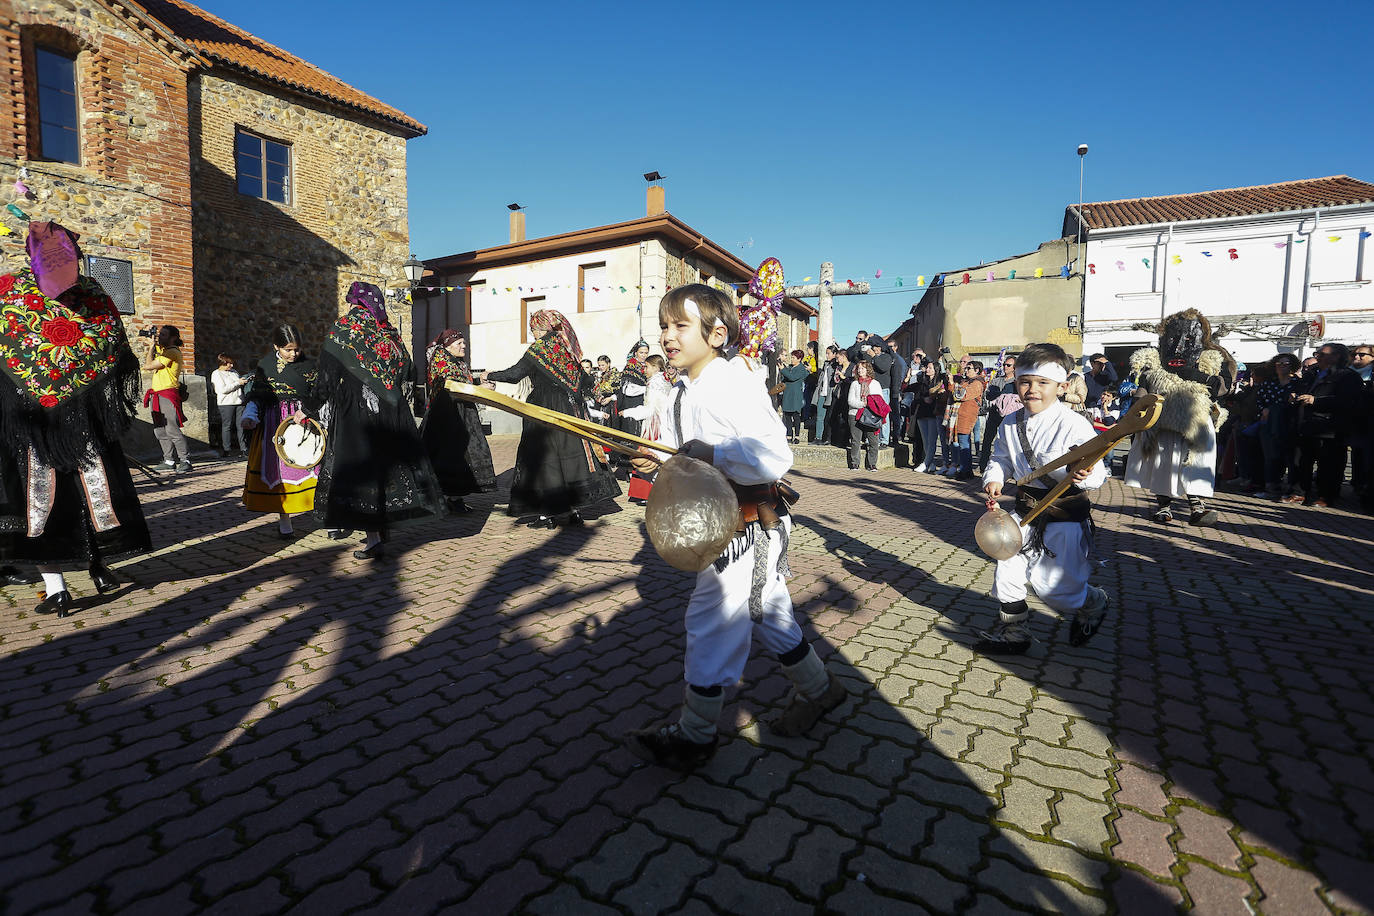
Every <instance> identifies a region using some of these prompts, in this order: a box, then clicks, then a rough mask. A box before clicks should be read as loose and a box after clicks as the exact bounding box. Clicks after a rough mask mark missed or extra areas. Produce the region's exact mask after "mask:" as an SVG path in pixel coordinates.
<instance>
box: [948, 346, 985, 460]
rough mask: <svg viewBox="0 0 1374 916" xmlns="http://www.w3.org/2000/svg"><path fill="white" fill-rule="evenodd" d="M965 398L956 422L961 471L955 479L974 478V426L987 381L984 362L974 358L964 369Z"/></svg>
mask: <svg viewBox="0 0 1374 916" xmlns="http://www.w3.org/2000/svg"><path fill="white" fill-rule="evenodd" d="M963 375H964V385H963V388H964V399H963V400H962V401H960V402H959V416H958V418H957V419H956V420H955V422H954V434H955V436H956V437H957V438H956V440H955V450H956V454H957V456H958V462H959V463H958V467H959V471H958V473H956V474H955V475H954V479H955V480H970V479H972V478H973V427H974V426H976V425H977V424H978V409H979V407H981V406H982V403H983V392H984V391H986V390H987V387H988V386H987V383H986V382H984V381H983V364H982V363H980V362H978V360H976V359H975V360H972V361H970V362H969V363H968V364H967V365H965V366H964V369H963Z"/></svg>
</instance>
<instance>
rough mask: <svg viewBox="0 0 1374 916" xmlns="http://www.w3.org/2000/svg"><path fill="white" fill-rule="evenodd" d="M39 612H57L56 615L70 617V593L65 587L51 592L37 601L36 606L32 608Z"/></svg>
mask: <svg viewBox="0 0 1374 916" xmlns="http://www.w3.org/2000/svg"><path fill="white" fill-rule="evenodd" d="M34 610H35V611H37V612H38V613H39V614H54V613H55V614H57V616H58V617H70V616H71V613H72V593H71V592H69V591H67V590H66V589H65V588H64V589H62V591H60V592H53V593H52V594H51V595H49V596H48V597H46V598H44V599H43V600H42V601H40V602H38V607H36V608H34Z"/></svg>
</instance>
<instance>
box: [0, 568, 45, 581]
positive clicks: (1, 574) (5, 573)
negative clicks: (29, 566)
mask: <svg viewBox="0 0 1374 916" xmlns="http://www.w3.org/2000/svg"><path fill="white" fill-rule="evenodd" d="M42 581H43V577H42V576H40V575H38V573H33V572H25V571H24V570H22V569H20V568H19V567H17V566H0V583H4V584H5V585H37V584H38V583H39V582H42Z"/></svg>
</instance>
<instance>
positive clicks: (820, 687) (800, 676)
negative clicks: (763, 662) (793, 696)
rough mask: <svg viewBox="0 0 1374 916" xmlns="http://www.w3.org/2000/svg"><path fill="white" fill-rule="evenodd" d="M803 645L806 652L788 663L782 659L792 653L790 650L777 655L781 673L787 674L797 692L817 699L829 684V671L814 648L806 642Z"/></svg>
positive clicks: (810, 698)
mask: <svg viewBox="0 0 1374 916" xmlns="http://www.w3.org/2000/svg"><path fill="white" fill-rule="evenodd" d="M803 645H804V646H805V648H806V652H805V654H804V655H802V657H801V659H800V660H799V661H796V662H794V663H790V664H789V663H788V662H785V661H783V658H785V657H786V656H790V655H792V652H787V653H785V654H784V655H783V656H779V657H778V661H780V662H782V673H783V674H785V675H787V678H788V680H790V681H791V682H792V686H794V687H796V688H797V693H799V694H801V695H802V696H804V697H806V698H807V699H808V700H818V699H820V698H821V697H822V696H824V694H825V689H826V688H827V687H829V686H830V672H829V671H826V670H825V662H823V661H821V657H820V656H819V655H817V654H816V650H815V649H812V648H811V646H810V645H807V644H806V643H803ZM793 651H795V650H793Z"/></svg>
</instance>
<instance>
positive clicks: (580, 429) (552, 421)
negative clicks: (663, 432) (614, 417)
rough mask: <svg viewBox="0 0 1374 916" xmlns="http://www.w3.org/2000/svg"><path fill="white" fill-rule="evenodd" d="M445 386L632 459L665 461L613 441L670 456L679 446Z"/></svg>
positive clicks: (462, 386) (476, 389) (470, 388)
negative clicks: (616, 440)
mask: <svg viewBox="0 0 1374 916" xmlns="http://www.w3.org/2000/svg"><path fill="white" fill-rule="evenodd" d="M444 387H445V388H447V389H448V390H449V391H451V392H452V393H453V394H454V395H455V396H456V397H458V398H460V399H462V400H464V401H472V402H474V403H479V404H486V405H488V406H489V407H495V408H497V409H498V410H504V411H506V412H507V413H513V414H516V415H517V416H521V417H525V418H527V419H530V420H534V421H535V422H537V423H543V424H545V425H548V426H556V427H558V428H559V429H562V430H564V431H565V432H570V433H572V434H573V435H574V436H580V437H581V438H583V439H586V440H587V441H589V442H594V443H596V444H597V445H600V446H601V447H603V448H606V449H609V450H611V451H613V452H617V453H619V454H621V455H627V456H629V457H631V458H651V459H653V460H655V461H662V459H661V458H658V457H657V456H656V455H645V454H643V453H642V452H639V451H637V450H636V449H632V448H628V447H627V446H624V445H621V444H619V443H616V442H612V441H610V440H611V439H622V440H624V441H626V442H629V443H631V444H633V445H641V446H644V447H645V448H651V449H654V450H655V451H659V452H663V453H665V454H668V455H676V454H677V449H675V448H673V447H672V446H668V445H664V444H663V443H661V442H655V441H654V440H652V439H645V438H643V437H642V436H636V435H634V434H633V433H627V432H623V431H621V430H618V429H611V428H610V427H607V426H602V425H601V424H599V423H593V422H592V421H590V420H584V419H582V418H581V417H574V416H570V415H568V414H565V413H559V412H558V411H556V410H549V409H548V408H547V407H540V406H539V405H537V404H527V403H525V402H524V401H520V400H517V399H515V398H512V397H509V396H507V395H504V394H501V393H499V392H496V391H492V390H491V389H489V388H484V387H482V386H479V385H469V384H467V383H465V382H457V381H453V380H449V381H446V382H444Z"/></svg>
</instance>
